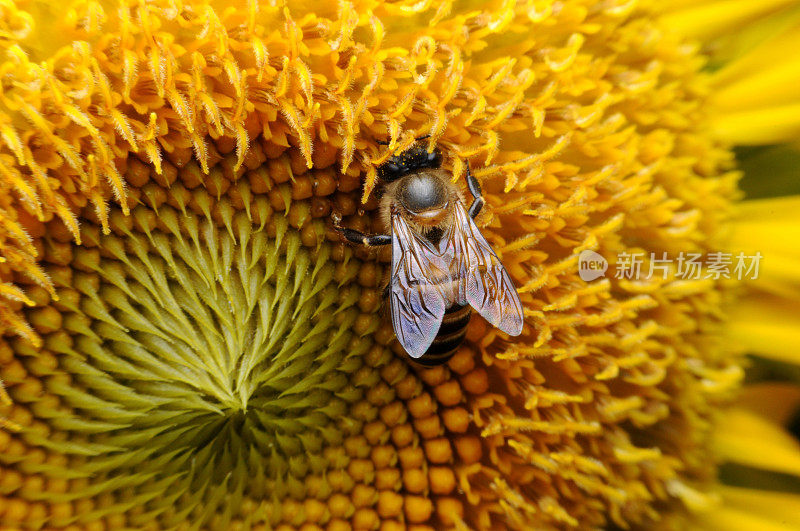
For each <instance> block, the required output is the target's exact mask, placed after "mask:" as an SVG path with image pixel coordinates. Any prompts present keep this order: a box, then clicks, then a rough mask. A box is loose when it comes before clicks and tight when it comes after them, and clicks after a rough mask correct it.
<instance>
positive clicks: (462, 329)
mask: <svg viewBox="0 0 800 531" xmlns="http://www.w3.org/2000/svg"><path fill="white" fill-rule="evenodd" d="M471 315H472V309H471V308H470V307H469V305H466V306H461V305H458V304H456V305H453V306H451V307H450V308H448V309H447V311H446V312H445V313H444V317H443V318H442V324H441V325H439V332H437V333H436V338H435V339H434V340H433V343H431V346H430V348H428V350H427V351H425V354H423V355H422V357H421V358H418V359H416V360H415V361H416V362H417V363H419V364H421V365H441V364H442V363H446V362H447V360H449V359H450V358H452V357H453V354H455V353H456V350H458V347H459V346H461V343H463V342H464V337H465V336H466V335H467V325H468V324H469V318H470V316H471Z"/></svg>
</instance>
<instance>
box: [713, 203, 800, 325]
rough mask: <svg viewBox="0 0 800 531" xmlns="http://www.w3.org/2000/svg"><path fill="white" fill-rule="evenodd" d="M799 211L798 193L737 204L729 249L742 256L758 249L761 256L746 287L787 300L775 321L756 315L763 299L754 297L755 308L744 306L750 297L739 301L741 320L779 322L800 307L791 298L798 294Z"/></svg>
mask: <svg viewBox="0 0 800 531" xmlns="http://www.w3.org/2000/svg"><path fill="white" fill-rule="evenodd" d="M798 211H800V196H792V197H784V198H770V199H761V200H757V201H746V202H744V203H742V204H741V205H740V206H739V209H738V212H737V216H736V220H735V221H734V223H733V230H732V232H731V235H730V238H729V241H728V251H729V252H731V253H734V254H738V253H743V254H744V255H745V256H755V255H756V254H757V253H760V254H761V256H762V258H761V260H760V262H759V268H758V269H759V271H758V277H757V278H752V279H751V280H749V281H748V283H747V285H748V288H750V289H753V290H757V291H765V292H769V293H771V294H773V295H776V296H777V297H779V298H786V299H788V300H789V301H790V302H789V307H788V308H786V310H788V311H786V312H783V311H782V312H781V314H780V315H779V316H777V320H776V321H775V322H774V323H771V322H770V320H767V319H764V318H763V316H761V317H760V316H759V315H757V313H759V312H761V311H762V310H764V308H763V306H764V301H759V300H755V301H753V303H754V304H756V305H758V306H759V307H758V308H757V311H754V310H749V309H748V308H747V306H748V305H749V304H750V301H742V302H741V303H740V304H738V305H737V309H738V310H741V311H743V312H744V313H743V314H742V315H741V316H740V317H741V318H740V320H741V321H742V322H744V323H748V322H750V321H751V319H755V320H756V321H760V322H764V323H765V324H775V325H780V323H781V321H782V320H783V319H791V315H792V313H796V312H797V310H798V309H800V307H798V305H797V304H796V303H795V302H794V301H796V300H798V298H800V250H798V248H797V245H796V239H797V234H798V233H800V220H798V216H797V212H798ZM753 276H754V275H750V277H753ZM766 310H768V308H766ZM791 322H793V321H791Z"/></svg>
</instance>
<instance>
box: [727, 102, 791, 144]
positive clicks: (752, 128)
mask: <svg viewBox="0 0 800 531" xmlns="http://www.w3.org/2000/svg"><path fill="white" fill-rule="evenodd" d="M711 128H712V130H713V133H714V135H715V136H716V137H717V138H719V139H720V140H723V141H726V142H730V143H732V144H746V145H750V144H775V143H779V142H784V141H788V140H791V139H793V138H796V137H797V135H798V134H800V103H795V104H789V105H776V106H772V107H764V108H762V109H755V110H743V111H739V112H729V113H724V112H722V111H721V110H720V112H718V113H716V114H715V116H714V118H713V119H712V120H711Z"/></svg>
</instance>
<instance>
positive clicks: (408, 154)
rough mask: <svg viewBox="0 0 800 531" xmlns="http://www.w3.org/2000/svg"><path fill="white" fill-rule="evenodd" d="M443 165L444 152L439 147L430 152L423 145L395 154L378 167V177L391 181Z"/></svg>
mask: <svg viewBox="0 0 800 531" xmlns="http://www.w3.org/2000/svg"><path fill="white" fill-rule="evenodd" d="M441 165H442V153H441V152H440V151H439V150H438V149H434V150H433V151H431V152H428V150H427V149H425V147H424V146H422V145H416V146H413V147H411V148H410V149H408V150H406V151H404V152H403V153H400V154H398V155H394V156H393V157H391V158H389V160H387V161H386V162H385V163H383V164H381V165H380V166H379V167H378V177H380V178H381V180H382V181H384V182H387V183H390V182H392V181H396V180H397V179H399V178H400V177H403V176H405V175H408V174H410V173H415V172H418V171H420V170H426V169H437V168H439V167H441Z"/></svg>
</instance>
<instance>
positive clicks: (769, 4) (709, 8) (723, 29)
mask: <svg viewBox="0 0 800 531" xmlns="http://www.w3.org/2000/svg"><path fill="white" fill-rule="evenodd" d="M792 1H793V0H762V1H759V2H754V1H752V0H722V1H713V2H686V3H685V4H683V5H681V6H680V7H679V8H678V9H675V10H673V11H671V12H669V13H667V14H665V15H664V17H663V20H664V22H665V23H666V24H667V26H668V27H671V28H673V29H675V30H676V31H679V32H681V33H682V34H683V35H686V36H688V37H692V38H695V39H705V40H708V39H711V38H712V37H715V36H717V35H720V34H722V33H727V32H730V31H731V30H732V29H733V28H736V27H738V26H741V25H744V24H747V23H749V22H751V21H753V20H754V19H756V18H758V17H760V16H763V15H765V14H769V13H772V12H774V11H777V10H779V9H781V8H783V7H785V6H787V5H791V3H792Z"/></svg>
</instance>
